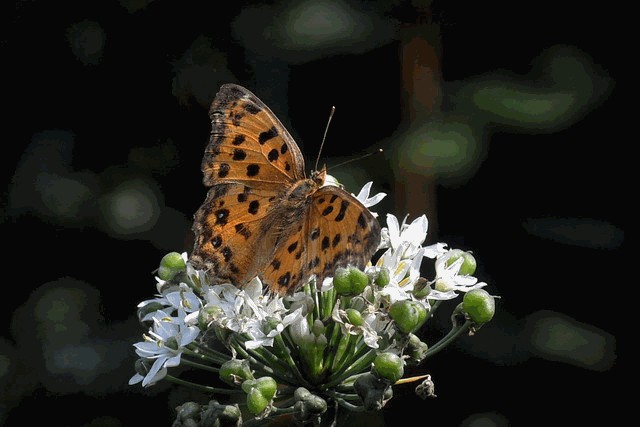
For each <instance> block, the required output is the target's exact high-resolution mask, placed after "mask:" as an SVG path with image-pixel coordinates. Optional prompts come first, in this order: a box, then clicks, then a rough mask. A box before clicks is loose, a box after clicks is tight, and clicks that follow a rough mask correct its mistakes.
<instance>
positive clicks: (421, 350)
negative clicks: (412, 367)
mask: <svg viewBox="0 0 640 427" xmlns="http://www.w3.org/2000/svg"><path fill="white" fill-rule="evenodd" d="M427 350H429V346H428V345H427V343H425V342H424V341H422V340H420V338H418V337H417V336H416V335H414V334H409V341H407V347H406V350H405V354H407V355H408V356H409V360H410V361H412V362H414V363H419V362H421V361H422V359H424V358H425V357H426V356H427Z"/></svg>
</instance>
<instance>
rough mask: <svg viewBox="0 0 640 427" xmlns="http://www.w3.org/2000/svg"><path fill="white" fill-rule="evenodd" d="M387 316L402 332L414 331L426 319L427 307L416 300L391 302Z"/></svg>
mask: <svg viewBox="0 0 640 427" xmlns="http://www.w3.org/2000/svg"><path fill="white" fill-rule="evenodd" d="M389 316H391V318H392V319H393V320H394V322H395V324H396V327H397V328H398V329H399V330H400V331H401V332H403V333H405V334H409V333H411V332H414V331H416V330H417V329H418V328H420V326H422V325H423V324H424V322H425V321H426V320H427V309H426V308H425V306H424V305H422V304H421V303H419V302H418V301H412V300H402V301H396V302H394V303H393V304H391V307H390V308H389Z"/></svg>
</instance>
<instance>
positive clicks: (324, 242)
mask: <svg viewBox="0 0 640 427" xmlns="http://www.w3.org/2000/svg"><path fill="white" fill-rule="evenodd" d="M327 248H329V236H324V237H323V238H322V250H323V251H324V250H325V249H327Z"/></svg>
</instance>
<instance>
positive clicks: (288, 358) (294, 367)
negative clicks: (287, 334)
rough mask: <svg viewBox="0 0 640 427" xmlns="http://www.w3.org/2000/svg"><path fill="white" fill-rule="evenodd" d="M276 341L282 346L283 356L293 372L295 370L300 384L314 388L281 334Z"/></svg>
mask: <svg viewBox="0 0 640 427" xmlns="http://www.w3.org/2000/svg"><path fill="white" fill-rule="evenodd" d="M275 342H276V344H277V345H279V346H280V349H281V352H282V353H283V356H284V358H285V362H287V364H288V365H289V369H291V372H293V375H294V376H295V377H296V378H297V379H298V381H300V385H302V386H303V387H307V388H312V387H313V386H312V385H311V384H309V383H308V382H307V380H305V379H304V377H303V376H302V373H301V372H300V370H299V369H298V366H297V365H296V363H295V361H294V360H293V358H292V357H291V351H290V350H289V348H288V347H287V346H286V344H285V342H284V340H283V339H282V337H281V336H280V335H278V336H276V337H275Z"/></svg>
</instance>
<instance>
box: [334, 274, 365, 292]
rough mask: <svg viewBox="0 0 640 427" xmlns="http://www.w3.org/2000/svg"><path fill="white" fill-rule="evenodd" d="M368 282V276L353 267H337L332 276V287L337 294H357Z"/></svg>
mask: <svg viewBox="0 0 640 427" xmlns="http://www.w3.org/2000/svg"><path fill="white" fill-rule="evenodd" d="M368 284H369V276H367V275H366V274H365V273H364V272H363V271H360V270H358V269H357V268H355V267H347V268H342V267H339V268H337V269H336V272H335V274H334V276H333V287H334V289H335V290H336V292H337V293H338V295H346V296H353V295H359V294H361V293H362V291H364V288H365V287H366V286H367V285H368Z"/></svg>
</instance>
